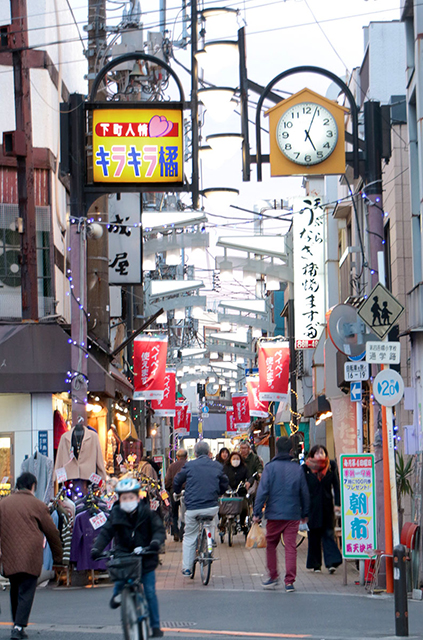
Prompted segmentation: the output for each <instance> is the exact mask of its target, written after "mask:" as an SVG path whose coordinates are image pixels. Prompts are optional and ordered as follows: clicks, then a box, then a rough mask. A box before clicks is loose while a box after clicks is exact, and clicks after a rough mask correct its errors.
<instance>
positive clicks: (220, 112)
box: [198, 87, 236, 122]
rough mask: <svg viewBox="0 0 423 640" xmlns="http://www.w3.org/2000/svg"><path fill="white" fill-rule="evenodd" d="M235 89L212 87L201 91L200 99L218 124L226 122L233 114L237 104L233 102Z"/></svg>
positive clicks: (199, 93)
mask: <svg viewBox="0 0 423 640" xmlns="http://www.w3.org/2000/svg"><path fill="white" fill-rule="evenodd" d="M234 93H235V89H232V88H231V87H210V88H207V89H199V90H198V97H199V99H200V100H201V102H202V103H203V105H204V106H205V108H206V109H207V113H208V115H210V117H211V118H213V120H216V122H224V121H225V120H227V119H228V118H229V117H230V116H231V115H232V113H233V111H234V109H235V107H236V102H235V100H233V97H234Z"/></svg>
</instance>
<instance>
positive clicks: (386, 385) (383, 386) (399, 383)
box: [373, 369, 404, 407]
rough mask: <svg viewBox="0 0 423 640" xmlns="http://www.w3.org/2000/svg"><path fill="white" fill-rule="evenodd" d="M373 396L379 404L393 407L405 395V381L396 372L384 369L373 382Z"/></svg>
mask: <svg viewBox="0 0 423 640" xmlns="http://www.w3.org/2000/svg"><path fill="white" fill-rule="evenodd" d="M373 395H374V397H375V400H377V402H379V404H381V405H383V406H384V407H393V406H394V405H396V404H398V402H399V401H400V400H401V398H402V396H403V395H404V380H403V379H402V377H401V376H400V375H399V373H397V372H396V371H393V370H392V369H384V370H383V371H380V372H379V373H378V374H377V376H376V378H375V379H374V381H373Z"/></svg>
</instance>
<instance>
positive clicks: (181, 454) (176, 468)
mask: <svg viewBox="0 0 423 640" xmlns="http://www.w3.org/2000/svg"><path fill="white" fill-rule="evenodd" d="M187 458H188V454H187V452H186V451H185V449H178V451H177V452H176V461H175V462H172V464H171V465H169V468H168V470H167V471H166V476H165V489H166V491H167V492H168V493H169V498H170V504H171V509H172V524H171V532H172V535H173V539H174V540H175V542H177V541H178V540H179V539H181V540H182V530H183V527H182V526H181V531H180V530H179V526H178V519H179V505H180V504H181V503H180V501H179V500H175V498H174V497H173V481H174V480H175V477H176V476H177V474H178V473H179V472H180V470H181V469H182V467H184V466H185V464H186V461H187Z"/></svg>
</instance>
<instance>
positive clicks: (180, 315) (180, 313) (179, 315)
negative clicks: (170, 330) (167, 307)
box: [173, 309, 185, 320]
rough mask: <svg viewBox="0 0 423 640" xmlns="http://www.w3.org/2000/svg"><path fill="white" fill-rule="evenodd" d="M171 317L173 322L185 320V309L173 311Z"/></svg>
mask: <svg viewBox="0 0 423 640" xmlns="http://www.w3.org/2000/svg"><path fill="white" fill-rule="evenodd" d="M173 317H174V318H175V320H185V309H175V312H174V314H173Z"/></svg>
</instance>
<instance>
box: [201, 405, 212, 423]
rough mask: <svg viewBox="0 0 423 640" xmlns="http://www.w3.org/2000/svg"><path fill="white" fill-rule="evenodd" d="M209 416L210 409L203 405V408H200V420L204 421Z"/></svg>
mask: <svg viewBox="0 0 423 640" xmlns="http://www.w3.org/2000/svg"><path fill="white" fill-rule="evenodd" d="M209 415H210V408H209V407H208V406H207V405H204V407H201V419H202V420H204V419H205V418H208V417H209Z"/></svg>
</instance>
